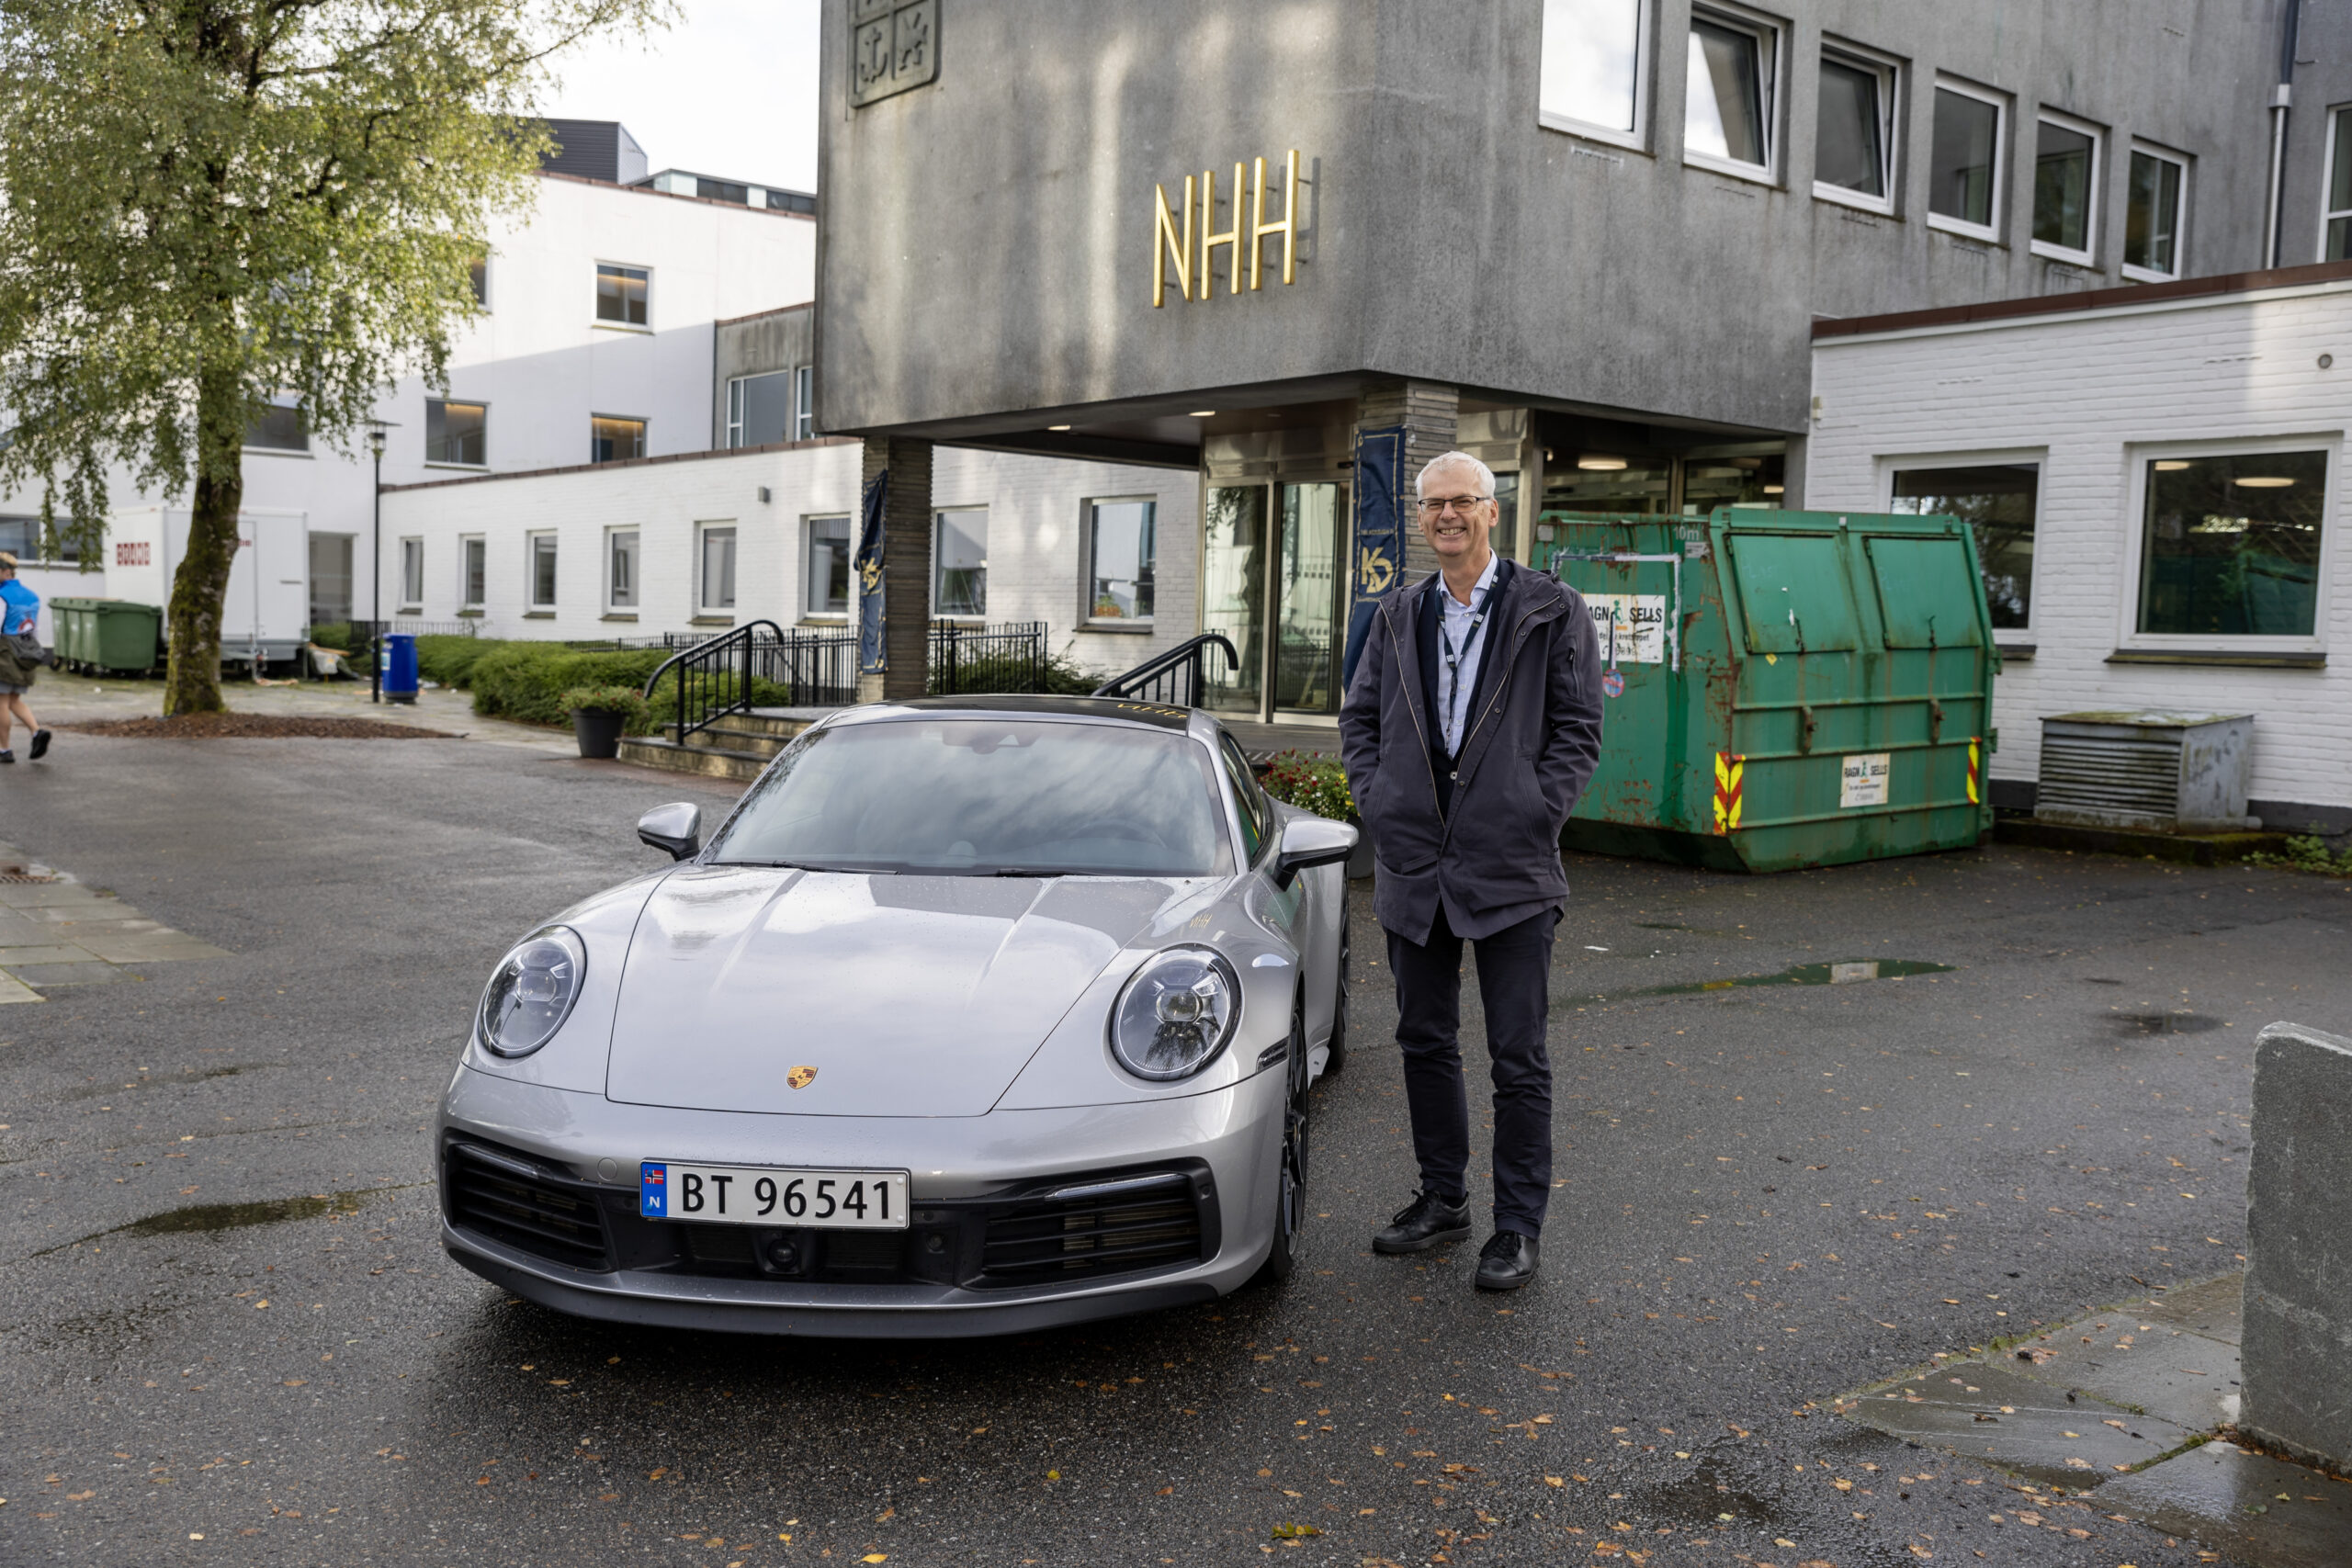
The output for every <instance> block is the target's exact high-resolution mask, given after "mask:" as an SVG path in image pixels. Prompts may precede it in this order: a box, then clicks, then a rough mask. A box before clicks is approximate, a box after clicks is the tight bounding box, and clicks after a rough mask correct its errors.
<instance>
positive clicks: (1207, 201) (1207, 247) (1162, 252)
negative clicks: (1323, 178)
mask: <svg viewBox="0 0 2352 1568" xmlns="http://www.w3.org/2000/svg"><path fill="white" fill-rule="evenodd" d="M1245 188H1246V189H1247V190H1248V191H1249V194H1250V218H1249V221H1247V222H1246V223H1245V222H1244V221H1243V220H1242V217H1241V196H1242V192H1243V190H1244V189H1245ZM1195 190H1197V191H1198V192H1199V194H1200V204H1201V205H1200V231H1199V233H1200V250H1199V252H1198V254H1195V253H1194V251H1193V193H1194V191H1195ZM1152 191H1153V193H1154V197H1155V204H1156V207H1157V210H1156V211H1155V212H1154V213H1153V215H1152V227H1151V305H1152V309H1154V310H1158V309H1159V307H1160V306H1161V305H1163V304H1165V303H1166V302H1167V293H1168V279H1169V275H1170V273H1173V274H1174V275H1175V279H1176V297H1177V298H1178V299H1207V298H1208V297H1209V296H1210V294H1211V293H1213V292H1214V291H1215V290H1214V279H1213V277H1212V273H1213V272H1214V270H1215V269H1214V266H1213V258H1214V257H1215V256H1216V251H1217V247H1219V246H1220V245H1221V246H1224V247H1225V248H1226V249H1227V251H1228V252H1229V253H1230V257H1229V260H1230V262H1231V267H1230V271H1229V276H1230V279H1231V285H1232V286H1231V288H1229V289H1227V292H1228V293H1233V294H1238V293H1240V292H1241V258H1242V255H1243V254H1244V253H1245V252H1246V253H1247V254H1248V255H1249V257H1250V288H1252V289H1255V288H1259V287H1261V278H1260V276H1259V255H1260V252H1261V247H1262V246H1263V244H1264V243H1265V242H1266V241H1267V240H1269V239H1272V237H1273V236H1275V235H1277V234H1279V235H1281V236H1282V242H1283V282H1284V283H1295V282H1297V281H1298V149H1297V148H1295V147H1294V148H1292V149H1291V150H1290V152H1289V154H1288V155H1287V156H1286V157H1285V158H1284V159H1283V190H1282V196H1283V215H1282V216H1281V217H1280V218H1278V219H1276V220H1273V221H1272V222H1271V223H1269V222H1268V221H1266V160H1264V159H1263V158H1257V159H1253V160H1251V162H1250V179H1249V180H1248V182H1247V184H1246V186H1245V183H1244V181H1243V179H1242V165H1241V164H1238V163H1237V164H1234V165H1233V196H1232V206H1233V223H1232V227H1230V228H1228V229H1226V230H1224V231H1221V232H1220V231H1218V230H1217V228H1216V170H1215V169H1204V170H1202V171H1201V174H1200V175H1199V177H1198V179H1197V180H1196V179H1195V178H1194V177H1193V175H1185V176H1184V196H1183V199H1182V211H1183V218H1182V221H1181V222H1180V221H1179V220H1178V218H1177V215H1176V213H1175V212H1174V211H1171V210H1170V208H1169V205H1168V187H1167V186H1164V185H1156V186H1153V187H1152ZM1196 280H1197V282H1198V284H1199V288H1198V290H1197V292H1196V291H1195V289H1194V287H1193V285H1194V283H1195V281H1196Z"/></svg>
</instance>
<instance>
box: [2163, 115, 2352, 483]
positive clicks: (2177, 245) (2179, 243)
mask: <svg viewBox="0 0 2352 1568" xmlns="http://www.w3.org/2000/svg"><path fill="white" fill-rule="evenodd" d="M2136 154H2145V155H2146V156H2148V157H2151V158H2154V159H2157V160H2159V161H2161V162H2163V163H2166V164H2172V165H2173V166H2174V167H2175V168H2177V169H2178V170H2179V171H2180V209H2179V210H2178V211H2177V212H2176V213H2175V214H2174V215H2173V228H2172V270H2171V271H2170V272H2158V271H2157V270H2156V269H2155V268H2154V267H2149V266H2138V265H2133V264H2132V263H2131V262H2128V261H2121V260H2120V255H2119V258H2118V260H2119V265H2120V267H2121V270H2122V273H2123V276H2126V277H2128V278H2130V279H2131V281H2133V282H2134V283H2173V282H2177V281H2178V280H2179V279H2181V278H2183V277H2186V276H2188V210H2189V197H2190V194H2191V193H2190V190H2189V178H2188V176H2189V174H2190V172H2191V169H2192V167H2193V165H2192V164H2190V162H2189V157H2188V153H2186V152H2174V151H2173V150H2172V149H2171V148H2169V147H2165V146H2162V145H2159V144H2158V143H2156V142H2154V141H2141V140H2140V139H2139V138H2138V137H2136V136H2135V137H2133V138H2132V139H2131V141H2130V142H2129V143H2128V144H2127V147H2126V150H2125V152H2124V166H2123V200H2124V212H2123V229H2124V233H2125V236H2126V239H2127V243H2128V239H2129V236H2130V234H2131V158H2132V157H2133V156H2134V155H2136ZM2333 482H2334V481H2333V480H2332V479H2331V480H2330V483H2333Z"/></svg>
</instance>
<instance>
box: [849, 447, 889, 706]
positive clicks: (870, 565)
mask: <svg viewBox="0 0 2352 1568" xmlns="http://www.w3.org/2000/svg"><path fill="white" fill-rule="evenodd" d="M889 491H890V470H889V469H888V468H885V469H883V470H882V471H881V472H880V473H878V474H876V475H875V476H874V482H873V483H871V484H869V485H867V486H866V487H865V499H864V500H863V502H861V503H860V505H861V508H862V510H863V513H864V515H863V517H862V518H861V520H860V521H861V525H860V527H859V530H858V536H857V554H856V556H855V557H854V558H853V561H852V564H853V565H854V566H855V568H856V569H857V672H858V673H859V674H861V675H879V674H881V673H883V672H884V671H887V670H888V669H889V668H890V655H889V650H888V648H887V647H885V646H884V644H883V641H882V501H883V498H884V497H885V496H887V495H888V493H889Z"/></svg>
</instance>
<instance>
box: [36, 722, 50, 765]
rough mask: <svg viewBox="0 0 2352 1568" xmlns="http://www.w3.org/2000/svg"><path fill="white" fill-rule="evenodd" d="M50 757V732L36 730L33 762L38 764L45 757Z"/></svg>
mask: <svg viewBox="0 0 2352 1568" xmlns="http://www.w3.org/2000/svg"><path fill="white" fill-rule="evenodd" d="M48 755H49V731H48V730H46V729H36V730H34V731H33V761H36V762H38V761H40V760H41V759H42V758H43V757H46V756H48Z"/></svg>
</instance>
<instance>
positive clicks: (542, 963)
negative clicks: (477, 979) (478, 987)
mask: <svg viewBox="0 0 2352 1568" xmlns="http://www.w3.org/2000/svg"><path fill="white" fill-rule="evenodd" d="M587 971H588V950H587V949H586V948H585V947H584V946H582V943H581V941H580V935H579V933H578V932H577V931H573V930H572V929H571V927H569V926H548V927H547V928H546V929H545V930H543V931H533V932H532V933H531V934H530V935H529V936H526V937H525V938H524V939H523V940H522V941H521V942H517V943H515V948H514V951H512V952H510V953H507V955H506V956H505V957H503V958H502V959H500V960H499V961H498V967H497V968H496V969H495V970H493V971H492V973H491V976H490V984H489V985H488V986H487V987H484V988H483V990H482V993H481V1009H480V1010H479V1011H477V1012H476V1014H475V1017H474V1035H475V1038H477V1039H479V1040H480V1041H481V1043H482V1044H483V1045H484V1046H486V1047H487V1048H489V1049H490V1050H492V1051H493V1052H495V1053H497V1054H498V1055H501V1056H527V1055H530V1054H531V1053H532V1052H534V1051H536V1050H537V1049H538V1048H539V1047H540V1046H542V1045H544V1044H546V1043H548V1041H549V1040H550V1039H552V1038H554V1035H555V1032H556V1031H557V1030H559V1029H560V1028H562V1027H563V1021H564V1019H565V1018H567V1017H568V1016H570V1014H571V1004H572V1003H573V1002H575V1001H577V1000H579V999H580V983H581V980H582V977H583V976H585V975H586V974H587Z"/></svg>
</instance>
